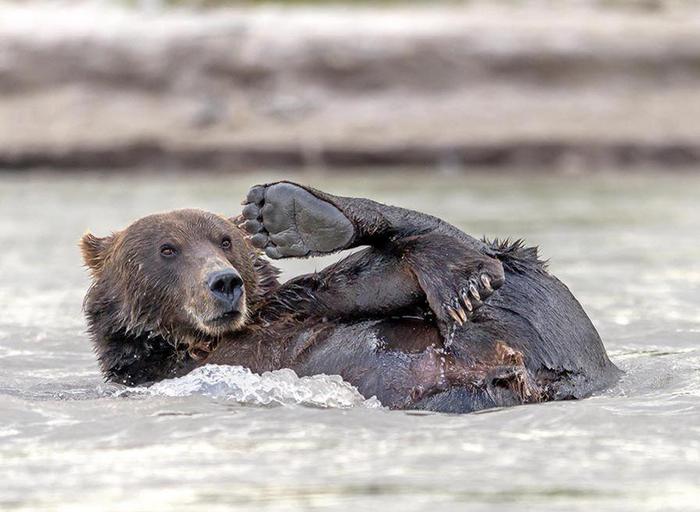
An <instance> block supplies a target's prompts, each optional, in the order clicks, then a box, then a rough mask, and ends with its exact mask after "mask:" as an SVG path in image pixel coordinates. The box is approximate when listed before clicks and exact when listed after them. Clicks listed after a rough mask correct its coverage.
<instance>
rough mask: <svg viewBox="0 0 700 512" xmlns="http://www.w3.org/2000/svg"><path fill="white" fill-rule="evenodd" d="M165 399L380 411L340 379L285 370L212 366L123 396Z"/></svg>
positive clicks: (370, 401)
mask: <svg viewBox="0 0 700 512" xmlns="http://www.w3.org/2000/svg"><path fill="white" fill-rule="evenodd" d="M124 393H126V394H131V393H144V394H148V395H161V396H163V395H164V396H171V397H179V396H190V395H195V394H199V395H203V396H208V397H213V398H224V399H227V400H233V401H235V402H238V403H241V404H246V405H266V406H269V405H304V406H310V407H321V408H349V407H368V408H380V407H381V406H382V405H381V403H380V402H379V400H377V399H376V398H374V397H372V398H369V399H365V397H364V396H362V395H361V394H360V392H359V391H357V389H356V388H355V387H354V386H352V385H350V384H348V383H347V382H345V381H344V380H343V379H342V378H341V377H339V376H338V375H313V376H311V377H299V376H297V374H296V373H295V372H294V371H293V370H289V369H283V370H276V371H273V372H265V373H263V374H262V375H258V374H256V373H253V372H252V371H250V370H249V369H247V368H243V367H242V366H224V365H216V364H208V365H205V366H202V367H201V368H197V369H196V370H194V371H192V372H190V373H189V374H187V375H185V376H184V377H178V378H175V379H167V380H164V381H161V382H158V383H156V384H153V385H152V386H150V387H137V388H129V389H127V390H124V391H121V392H120V393H119V394H124Z"/></svg>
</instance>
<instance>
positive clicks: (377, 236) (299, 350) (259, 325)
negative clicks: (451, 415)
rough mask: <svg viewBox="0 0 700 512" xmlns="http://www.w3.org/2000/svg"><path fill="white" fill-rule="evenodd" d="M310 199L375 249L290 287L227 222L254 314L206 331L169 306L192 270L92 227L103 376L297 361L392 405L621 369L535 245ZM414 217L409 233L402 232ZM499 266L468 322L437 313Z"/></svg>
mask: <svg viewBox="0 0 700 512" xmlns="http://www.w3.org/2000/svg"><path fill="white" fill-rule="evenodd" d="M314 193H315V194H317V197H320V198H322V199H323V200H327V201H329V202H332V204H335V205H336V206H338V208H340V209H341V210H342V211H343V212H344V213H345V214H346V215H348V217H349V218H351V219H352V220H353V222H354V224H355V226H356V229H357V233H358V236H357V237H356V239H355V240H353V244H354V245H360V244H371V245H372V247H369V248H367V249H364V250H362V251H359V252H357V253H355V254H352V255H351V256H349V257H347V258H345V259H344V260H341V261H340V262H338V263H336V264H334V265H331V266H330V267H328V268H327V269H324V270H323V271H321V272H319V273H316V274H311V275H306V276H300V277H298V278H295V279H292V280H291V281H289V282H287V283H285V284H282V285H280V284H279V282H278V280H277V276H278V274H279V271H278V270H277V269H276V268H275V267H274V266H273V265H272V264H271V263H270V262H268V261H267V260H264V259H262V258H261V255H260V253H259V251H258V250H256V249H255V248H253V247H252V246H251V245H250V244H249V243H248V241H247V240H245V239H244V238H243V236H242V234H241V233H240V232H239V231H240V230H239V229H238V227H237V226H236V225H235V224H234V223H233V222H231V221H226V222H227V223H228V224H226V229H228V230H230V231H231V233H232V236H235V237H236V241H237V245H236V250H235V254H232V255H230V257H228V261H229V262H230V263H231V265H233V266H234V267H235V268H238V269H240V268H244V270H245V269H247V270H245V271H244V272H242V275H243V276H244V283H245V287H246V291H247V296H246V302H247V311H248V313H247V319H246V322H245V324H244V325H237V326H236V328H235V329H232V330H230V331H228V332H226V333H225V334H223V335H212V334H211V333H203V332H201V331H199V330H198V329H197V328H196V326H193V325H192V324H191V323H188V321H187V320H183V317H182V316H181V312H179V311H178V307H177V304H176V303H175V302H173V301H174V299H173V297H177V296H182V295H183V294H185V295H186V294H187V293H190V292H188V291H187V290H189V287H184V288H185V289H184V290H183V289H180V288H183V286H182V285H177V284H174V283H175V282H177V283H182V282H183V281H182V279H185V278H186V276H187V275H189V273H191V272H195V271H196V269H181V272H183V273H184V274H185V278H183V277H182V276H180V278H179V281H168V279H166V278H165V277H164V276H160V277H158V274H157V272H158V270H157V268H156V267H154V268H153V270H152V271H151V272H152V273H153V274H148V275H145V274H144V273H143V272H139V271H137V270H136V269H135V267H133V265H134V264H138V263H143V262H139V261H138V260H139V259H143V258H144V256H142V254H144V253H143V252H138V251H137V252H136V253H133V254H132V253H129V252H128V251H129V250H136V249H134V248H138V247H139V244H138V243H137V244H132V245H131V246H128V245H125V244H123V243H120V242H121V240H122V237H124V236H125V234H124V233H125V232H127V231H128V230H133V229H134V228H133V226H132V227H130V228H128V230H125V231H124V232H121V233H117V234H114V235H111V236H110V237H105V238H97V237H94V236H92V235H86V237H84V239H83V242H82V249H83V255H84V259H85V262H86V264H87V265H88V267H89V268H90V269H91V272H92V275H93V285H92V286H91V288H90V290H89V291H88V293H87V296H86V300H85V312H86V317H87V320H88V325H89V332H90V335H91V338H92V339H93V342H94V344H95V350H96V353H97V355H98V359H99V362H100V366H101V369H102V371H103V373H104V375H105V378H107V379H108V380H111V381H115V382H120V383H124V384H128V385H136V384H144V383H148V382H153V381H157V380H161V379H164V378H168V377H172V376H178V375H183V374H186V373H187V372H189V371H191V370H192V369H193V368H195V367H197V366H200V365H202V364H206V363H217V364H235V365H242V366H246V367H248V368H251V369H252V370H253V371H256V372H263V371H268V370H274V369H278V368H282V367H288V368H292V369H294V370H295V371H296V372H297V373H298V374H299V375H312V374H319V373H327V374H339V375H341V376H342V377H343V378H344V379H345V380H347V381H349V382H351V383H352V384H353V385H355V386H357V387H358V389H359V390H360V392H362V393H363V394H364V395H365V396H372V395H375V396H377V397H378V398H379V399H380V400H381V401H382V403H383V404H384V405H386V406H389V407H392V408H416V409H430V410H436V411H445V412H469V411H474V410H479V409H484V408H488V407H496V406H507V405H516V404H524V403H534V402H541V401H546V400H563V399H573V398H582V397H585V396H588V395H589V394H590V393H592V392H594V391H596V390H599V389H603V388H604V387H606V386H608V385H610V384H611V383H612V382H613V381H614V380H615V379H616V378H617V375H618V371H617V369H616V368H615V367H614V365H612V363H611V362H610V361H609V360H608V358H607V355H606V353H605V349H604V347H603V345H602V342H601V341H600V338H599V337H598V334H597V332H596V331H595V328H594V327H593V325H592V324H591V322H590V320H589V319H588V317H587V316H586V314H585V312H584V311H583V309H582V308H581V306H580V305H579V303H578V302H577V301H576V300H575V299H574V297H573V296H572V295H571V293H570V292H569V291H568V289H567V288H566V287H565V286H564V285H563V284H562V283H561V282H559V281H558V280H557V279H556V278H554V277H553V276H551V275H550V274H549V273H548V272H547V269H546V265H545V263H544V262H543V261H541V260H540V259H539V257H538V254H537V249H535V248H528V247H525V246H524V244H523V243H522V242H521V241H516V242H513V243H511V242H509V241H493V242H487V241H477V240H475V239H473V238H471V237H468V235H464V234H463V233H461V232H460V231H458V230H456V228H453V227H451V226H449V225H447V224H445V223H443V222H442V221H440V220H439V219H435V218H432V217H429V216H424V215H423V214H419V213H417V212H410V215H408V216H407V215H406V214H404V213H401V212H399V213H401V214H399V213H397V212H396V211H395V209H392V207H384V206H383V205H378V204H377V203H373V202H364V201H367V200H355V199H351V198H335V197H334V196H328V195H324V194H323V193H320V192H318V191H314ZM343 201H345V203H344V202H343ZM167 215H169V214H165V216H166V217H165V219H166V220H167ZM170 215H180V216H182V217H183V219H185V221H187V222H190V221H191V222H192V223H194V224H195V225H196V226H198V227H197V229H202V230H203V229H205V228H206V223H207V222H213V223H220V222H221V221H222V219H221V218H220V217H216V216H211V214H205V213H204V212H197V211H194V210H191V211H185V212H184V213H183V212H182V211H181V212H174V213H173V214H170ZM200 216H204V220H202V219H200ZM206 216H211V217H206ZM213 217H216V219H215V220H212V218H213ZM206 219H209V220H206ZM405 219H408V221H409V225H408V227H406V226H403V227H402V226H399V225H398V223H399V222H405V221H406V220H405ZM183 222H184V221H183ZM217 225H218V224H217ZM136 229H137V230H138V227H137V228H136ZM389 233H390V234H391V237H390V238H389V237H388V234H389ZM132 234H133V233H132ZM137 240H138V237H137ZM389 240H391V242H390V243H387V242H388V241H389ZM450 241H451V243H449V242H450ZM446 242H448V243H449V245H447V246H446V245H445V244H446ZM143 243H144V244H146V243H147V242H146V241H144V242H143ZM446 247H447V249H448V252H447V254H449V262H450V265H447V266H445V261H446V260H445V254H446V253H445V248H446ZM491 260H493V261H499V262H500V264H501V265H502V269H503V270H502V271H503V272H504V273H505V285H503V287H502V288H500V289H499V290H497V291H496V292H495V293H494V294H493V295H492V296H491V297H490V298H489V299H488V300H487V301H486V302H485V303H484V305H483V306H482V307H481V308H480V309H477V310H476V311H475V312H474V314H473V315H472V316H471V318H470V320H469V321H468V322H467V323H466V324H465V325H464V326H461V327H458V326H456V325H454V324H448V323H446V321H445V319H444V318H442V317H440V316H436V314H435V310H436V301H437V300H438V299H437V298H436V297H437V296H438V295H439V294H440V293H442V291H444V290H445V289H446V288H448V287H449V286H450V285H451V283H453V282H454V281H455V279H454V277H455V275H458V274H459V273H460V272H471V271H473V269H474V268H482V266H483V265H487V266H488V265H492V266H493V264H492V263H491ZM125 262H129V263H128V264H126V263H125ZM129 265H131V266H129ZM494 268H495V267H494ZM154 276H155V277H154ZM149 279H152V280H155V281H156V282H157V283H158V284H157V285H156V286H153V283H151V284H150V285H149V283H148V280H149ZM178 286H180V288H178ZM431 290H433V291H431ZM433 295H435V297H433Z"/></svg>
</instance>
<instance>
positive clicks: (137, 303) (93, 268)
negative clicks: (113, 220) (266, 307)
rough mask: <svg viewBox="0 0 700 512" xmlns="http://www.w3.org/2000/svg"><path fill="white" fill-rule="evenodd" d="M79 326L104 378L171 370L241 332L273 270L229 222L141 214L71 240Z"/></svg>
mask: <svg viewBox="0 0 700 512" xmlns="http://www.w3.org/2000/svg"><path fill="white" fill-rule="evenodd" d="M80 246H81V250H82V254H83V260H84V261H85V264H86V266H87V267H88V268H89V270H90V273H91V276H92V285H91V287H90V289H89V290H88V293H87V295H86V297H85V304H84V309H85V315H86V317H87V321H88V330H89V333H90V335H91V337H92V339H93V342H94V344H95V348H96V352H97V355H98V358H99V361H100V365H101V368H102V370H103V373H104V374H105V377H106V378H107V379H108V380H113V381H117V382H122V383H125V384H130V385H133V384H138V383H143V382H147V381H152V380H157V379H160V378H164V377H167V376H173V375H176V374H178V371H179V370H181V369H183V368H186V367H187V366H188V365H192V364H193V362H195V361H196V360H198V359H201V358H203V357H205V356H206V354H207V352H208V350H210V349H211V348H212V346H213V345H215V344H216V342H217V341H218V340H219V339H220V338H221V337H222V336H225V335H227V334H230V333H233V332H235V331H237V330H240V329H242V328H244V326H245V325H246V322H247V319H248V316H249V314H250V312H251V310H253V309H254V308H255V304H256V301H258V300H259V299H260V298H261V297H262V295H264V294H265V293H266V292H267V291H268V289H269V288H270V287H271V286H276V284H277V281H276V271H275V270H274V268H273V267H271V266H270V265H269V264H268V263H267V262H266V261H264V260H262V259H261V258H260V255H259V252H258V251H257V250H256V249H254V248H253V247H252V246H251V245H250V243H249V242H248V240H247V239H246V238H245V237H244V235H243V232H242V231H241V230H240V229H239V228H238V227H237V226H236V224H235V223H234V222H233V221H232V220H229V219H226V218H224V217H221V216H218V215H215V214H212V213H207V212H204V211H200V210H178V211H173V212H169V213H163V214H156V215H149V216H147V217H144V218H142V219H139V220H137V221H136V222H134V223H133V224H131V225H130V226H128V227H127V228H126V229H124V230H122V231H119V232H116V233H113V234H112V235H109V236H106V237H102V238H101V237H97V236H94V235H92V234H90V233H88V234H86V235H84V236H83V238H82V240H81V242H80Z"/></svg>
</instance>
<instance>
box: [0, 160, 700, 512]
mask: <svg viewBox="0 0 700 512" xmlns="http://www.w3.org/2000/svg"><path fill="white" fill-rule="evenodd" d="M277 177H279V176H277ZM274 178H275V176H274V175H272V174H267V175H263V174H252V175H249V176H238V177H226V176H221V175H219V176H202V175H196V174H192V175H180V176H177V177H168V176H163V175H157V174H153V175H130V176H118V175H103V176H100V175H97V174H89V175H62V176H61V175H48V174H31V175H9V176H8V175H5V176H0V418H1V420H0V475H1V476H2V478H1V479H0V510H3V511H4V510H52V511H53V510H71V511H73V510H87V511H94V510H101V511H108V510H183V511H184V510H186V511H189V510H207V511H218V510H230V509H231V508H232V506H234V505H235V508H236V509H240V510H299V509H303V510H313V509H318V508H331V509H337V510H400V511H402V512H408V511H413V510H427V509H432V508H435V507H439V509H440V510H465V509H469V510H477V511H478V510H562V509H567V510H586V511H588V510H591V509H596V510H616V511H617V510H635V511H638V510H692V509H698V507H700V505H699V504H700V350H699V348H698V340H699V339H700V308H698V300H699V299H700V244H698V240H697V235H698V226H700V208H699V207H698V206H697V200H698V199H697V198H698V196H700V194H699V193H700V178H698V177H693V176H691V175H663V174H649V175H644V176H622V175H619V174H606V175H598V176H594V177H537V176H536V177H533V176H524V175H522V176H521V175H515V176H512V175H511V176H508V177H497V176H488V175H479V176H455V175H451V174H431V175H428V174H425V175H421V174H415V175H411V176H408V177H407V176H406V175H401V174H381V173H374V174H362V175H359V174H356V173H355V174H348V175H345V176H344V177H342V178H329V177H327V176H326V177H324V176H322V175H317V174H313V173H311V174H304V175H299V176H295V179H299V180H302V181H305V182H308V183H312V184H315V185H317V186H319V187H323V188H327V189H328V190H329V191H333V192H337V193H347V194H357V195H368V196H371V197H374V198H378V199H380V200H383V201H387V202H392V203H395V204H400V205H405V206H409V207H412V208H417V209H421V210H425V211H428V212H430V213H434V214H436V215H439V216H441V217H444V218H446V219H448V220H450V221H452V222H453V223H455V224H457V225H459V226H460V227H462V228H464V229H465V230H466V231H468V232H470V233H474V234H488V235H490V236H507V235H517V236H525V237H527V240H528V241H529V242H530V243H534V244H539V245H540V246H541V249H542V252H543V254H544V255H545V256H546V257H549V258H551V269H552V271H553V272H555V273H556V274H557V275H558V276H560V277H561V278H562V279H563V280H564V281H565V282H566V283H567V284H568V285H569V286H570V288H571V289H572V291H573V292H574V293H575V294H576V295H577V297H578V298H579V299H580V300H581V302H582V303H583V305H584V307H585V308H586V309H587V311H588V312H589V314H590V316H591V318H592V319H593V321H594V323H595V324H596V326H597V327H598V329H599V331H600V333H601V335H602V338H603V340H604V342H605V344H606V346H607V348H608V350H609V352H610V354H611V356H612V359H613V361H614V362H615V363H617V364H618V365H619V366H620V367H621V368H623V369H624V370H625V371H626V374H625V377H624V378H623V379H622V381H621V382H620V384H619V385H618V386H616V387H615V388H614V389H611V390H609V391H607V392H605V393H603V394H602V395H600V396H596V397H593V398H590V399H587V400H583V401H579V402H561V403H547V404H539V405H530V406H523V407H517V408H510V409H503V410H495V411H489V412H484V413H480V414H472V415H464V416H451V415H441V414H416V413H406V412H391V411H387V410H386V409H382V408H378V407H377V406H376V403H375V402H373V401H372V400H369V401H366V400H365V398H370V397H361V396H360V395H359V394H358V393H357V392H356V391H355V390H354V389H353V388H352V387H351V386H349V385H347V384H346V383H343V382H342V381H340V380H339V379H338V378H337V377H327V376H321V377H314V378H312V379H302V380H300V379H298V378H296V377H295V375H293V374H292V373H291V372H285V371H282V372H279V373H277V374H275V375H266V376H262V377H258V376H254V375H251V374H249V373H247V372H245V371H244V370H242V369H240V368H221V367H210V368H207V369H205V370H203V371H202V372H200V373H199V374H196V375H190V376H187V377H185V378H184V379H180V380H176V381H168V382H165V383H161V384H159V385H158V386H156V387H155V388H151V389H148V390H145V389H136V390H127V389H124V388H122V387H119V386H116V385H112V384H104V383H102V381H101V378H100V375H99V373H98V371H97V367H96V365H95V359H94V355H93V354H92V351H91V347H90V345H89V342H88V340H87V337H86V335H85V333H84V328H85V325H84V322H83V319H82V316H81V311H80V309H81V301H82V297H83V294H84V292H85V289H86V286H87V284H88V280H87V275H86V273H85V271H84V269H82V268H81V262H80V257H79V253H78V250H77V247H76V242H77V240H78V238H79V237H80V236H81V234H82V233H83V232H84V231H85V230H87V229H90V230H93V231H95V232H96V233H97V234H102V235H104V234H106V233H107V232H109V230H111V229H117V228H119V227H122V226H124V225H125V224H126V223H128V222H129V221H131V220H133V219H134V218H137V217H139V216H141V215H144V214H147V213H152V212H154V211H161V210H167V209H171V208H176V207H185V206H188V207H201V208H205V209H208V210H212V211H217V212H222V213H230V214H234V213H236V212H237V211H238V209H239V208H240V207H239V205H238V203H239V201H240V199H241V198H242V197H243V195H244V192H245V190H246V189H247V187H248V186H249V185H250V184H252V183H255V182H258V181H265V180H270V179H274ZM327 262H328V259H324V260H306V261H298V262H286V263H285V264H284V270H285V275H286V276H290V275H293V274H295V273H298V272H307V271H311V270H313V269H314V268H317V267H320V266H323V265H324V264H325V263H327Z"/></svg>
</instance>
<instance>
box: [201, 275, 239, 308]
mask: <svg viewBox="0 0 700 512" xmlns="http://www.w3.org/2000/svg"><path fill="white" fill-rule="evenodd" d="M206 281H207V286H209V291H210V292H211V294H212V295H213V296H214V298H215V299H216V300H217V301H218V302H219V303H220V304H221V305H222V306H224V307H225V308H226V310H227V312H233V311H238V310H239V306H240V302H241V298H242V297H243V279H242V278H241V276H240V274H239V273H238V272H236V270H235V269H233V268H228V269H225V270H217V271H215V272H211V273H210V274H209V275H208V276H207V280H206Z"/></svg>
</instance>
